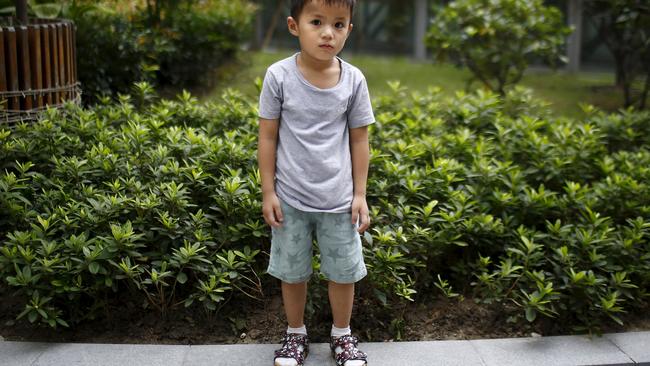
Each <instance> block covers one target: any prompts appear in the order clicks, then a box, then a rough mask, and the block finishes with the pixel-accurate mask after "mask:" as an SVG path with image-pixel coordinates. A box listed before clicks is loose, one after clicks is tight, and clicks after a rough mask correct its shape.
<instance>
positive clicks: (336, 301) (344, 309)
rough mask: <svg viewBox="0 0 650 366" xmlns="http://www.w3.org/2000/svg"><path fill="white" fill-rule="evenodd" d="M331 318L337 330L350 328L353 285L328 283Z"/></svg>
mask: <svg viewBox="0 0 650 366" xmlns="http://www.w3.org/2000/svg"><path fill="white" fill-rule="evenodd" d="M327 290H328V291H327V292H328V295H329V300H330V306H331V307H332V318H333V320H334V326H335V327H337V328H347V327H348V326H350V318H351V317H352V304H353V302H354V283H336V282H334V281H329V282H328V285H327Z"/></svg>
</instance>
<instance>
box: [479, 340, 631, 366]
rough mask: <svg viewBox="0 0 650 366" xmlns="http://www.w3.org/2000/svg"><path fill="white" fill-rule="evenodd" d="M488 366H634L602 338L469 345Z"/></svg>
mask: <svg viewBox="0 0 650 366" xmlns="http://www.w3.org/2000/svg"><path fill="white" fill-rule="evenodd" d="M469 342H470V343H471V344H472V345H474V347H475V348H476V350H477V351H478V353H479V354H480V355H481V358H482V359H483V362H485V364H486V365H487V366H502V365H508V366H516V365H522V366H523V365H525V366H536V365H540V366H541V365H553V366H562V365H567V366H575V365H634V361H632V360H631V359H630V358H629V357H628V356H627V355H626V354H624V353H623V352H621V351H620V350H619V349H618V347H616V345H615V344H614V343H612V342H611V341H609V340H608V339H606V338H602V337H594V338H593V339H591V340H589V338H588V337H586V336H574V337H567V336H555V337H534V338H511V339H480V340H472V341H469Z"/></svg>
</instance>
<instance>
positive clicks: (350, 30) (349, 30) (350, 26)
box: [348, 23, 354, 34]
mask: <svg viewBox="0 0 650 366" xmlns="http://www.w3.org/2000/svg"><path fill="white" fill-rule="evenodd" d="M353 26H354V24H352V23H350V25H349V26H348V34H350V33H351V32H352V27H353Z"/></svg>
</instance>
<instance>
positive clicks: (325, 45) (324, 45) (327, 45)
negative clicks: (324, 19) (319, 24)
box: [318, 44, 334, 49]
mask: <svg viewBox="0 0 650 366" xmlns="http://www.w3.org/2000/svg"><path fill="white" fill-rule="evenodd" d="M318 47H320V48H326V49H334V46H332V45H329V44H322V45H320V46H318Z"/></svg>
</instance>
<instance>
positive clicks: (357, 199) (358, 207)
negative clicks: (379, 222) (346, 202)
mask: <svg viewBox="0 0 650 366" xmlns="http://www.w3.org/2000/svg"><path fill="white" fill-rule="evenodd" d="M357 220H358V221H359V228H358V229H357V231H358V232H359V233H363V232H364V231H366V230H367V229H368V227H369V226H370V215H369V214H368V203H366V196H363V195H355V196H354V198H353V199H352V225H354V224H356V223H357Z"/></svg>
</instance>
